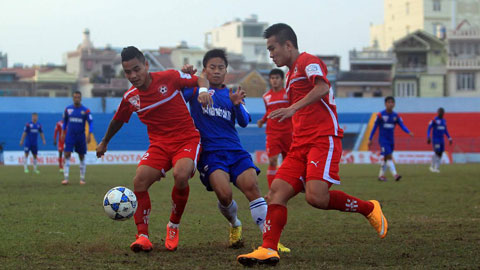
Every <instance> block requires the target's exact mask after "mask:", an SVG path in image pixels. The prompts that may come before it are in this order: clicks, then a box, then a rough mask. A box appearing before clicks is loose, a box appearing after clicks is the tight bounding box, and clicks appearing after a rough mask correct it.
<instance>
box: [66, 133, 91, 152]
mask: <svg viewBox="0 0 480 270" xmlns="http://www.w3.org/2000/svg"><path fill="white" fill-rule="evenodd" d="M73 148H75V152H77V153H78V154H79V155H85V154H86V153H87V139H86V138H85V134H79V135H73V136H72V135H69V136H66V138H65V149H64V151H65V152H73Z"/></svg>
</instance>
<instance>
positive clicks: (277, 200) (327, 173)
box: [237, 23, 388, 266]
mask: <svg viewBox="0 0 480 270" xmlns="http://www.w3.org/2000/svg"><path fill="white" fill-rule="evenodd" d="M264 37H265V38H266V39H267V49H268V50H269V51H270V57H271V58H272V60H273V62H275V64H276V65H277V66H279V67H282V66H288V68H289V72H288V74H287V87H286V91H287V93H288V97H289V100H290V104H291V105H290V106H289V107H287V108H281V109H277V110H275V111H274V112H272V113H270V115H269V116H268V117H269V118H271V119H278V121H279V122H282V121H284V120H285V119H288V118H290V117H292V123H293V141H292V146H291V148H290V151H289V152H288V155H287V158H286V159H285V160H284V161H283V163H282V165H281V166H280V168H279V169H278V172H277V174H276V176H275V180H273V183H272V186H271V188H270V191H269V193H268V197H267V198H268V211H267V217H266V219H265V226H264V230H263V244H262V246H260V247H259V248H258V249H256V250H255V251H253V252H251V253H248V254H243V255H240V256H238V257H237V260H238V262H240V263H241V264H243V265H247V266H249V265H254V264H257V263H259V264H269V265H275V264H277V263H278V261H279V260H280V257H279V256H278V252H277V250H276V249H277V243H278V240H279V239H280V235H281V233H282V230H283V228H284V226H285V224H286V222H287V207H286V205H287V202H288V201H289V200H290V199H291V198H293V197H294V196H296V195H297V194H298V193H299V192H301V191H305V198H306V201H307V202H308V203H309V204H310V205H311V206H313V207H315V208H319V209H325V210H339V211H343V212H358V213H360V214H362V215H364V216H365V217H367V219H368V220H369V221H370V224H371V225H372V226H373V227H374V228H375V229H376V231H377V233H378V235H379V236H380V237H381V238H384V237H385V236H386V234H387V227H388V224H387V220H386V218H385V217H384V215H383V213H382V210H381V207H380V204H379V203H378V201H375V200H372V201H364V200H360V199H358V198H356V197H353V196H351V195H348V194H346V193H344V192H342V191H338V190H329V188H330V186H331V185H332V184H340V177H339V176H338V171H339V166H338V165H339V162H340V158H341V155H342V145H341V138H342V137H343V130H342V129H341V128H340V127H339V125H338V120H337V110H336V105H335V99H334V97H333V91H332V90H331V88H330V82H329V81H328V79H327V68H326V66H325V64H324V63H323V62H322V61H321V60H320V59H319V58H317V57H315V56H313V55H311V54H308V53H300V52H299V50H298V45H297V37H296V35H295V32H294V31H293V29H292V28H291V27H290V26H288V25H286V24H283V23H279V24H274V25H272V26H270V27H269V28H267V29H266V30H265V32H264Z"/></svg>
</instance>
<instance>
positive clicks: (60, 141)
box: [53, 120, 66, 172]
mask: <svg viewBox="0 0 480 270" xmlns="http://www.w3.org/2000/svg"><path fill="white" fill-rule="evenodd" d="M62 127H63V120H60V121H58V122H57V124H55V131H54V132H53V145H55V146H57V149H58V167H59V168H60V172H63V148H64V147H65V142H64V141H63V136H62ZM65 132H66V131H65ZM57 138H58V144H57Z"/></svg>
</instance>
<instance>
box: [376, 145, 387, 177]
mask: <svg viewBox="0 0 480 270" xmlns="http://www.w3.org/2000/svg"><path fill="white" fill-rule="evenodd" d="M379 143H380V155H382V156H383V159H382V161H381V163H380V171H379V172H378V180H379V181H387V178H386V177H385V171H386V170H387V156H388V152H389V151H388V145H387V144H385V143H383V142H380V141H379Z"/></svg>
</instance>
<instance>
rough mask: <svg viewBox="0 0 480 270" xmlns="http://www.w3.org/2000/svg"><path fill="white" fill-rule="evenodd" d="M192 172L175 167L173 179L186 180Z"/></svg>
mask: <svg viewBox="0 0 480 270" xmlns="http://www.w3.org/2000/svg"><path fill="white" fill-rule="evenodd" d="M191 174H192V172H189V171H187V170H185V169H183V168H182V169H178V168H175V170H173V179H175V183H177V182H186V181H188V179H189V178H190V176H191Z"/></svg>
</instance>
